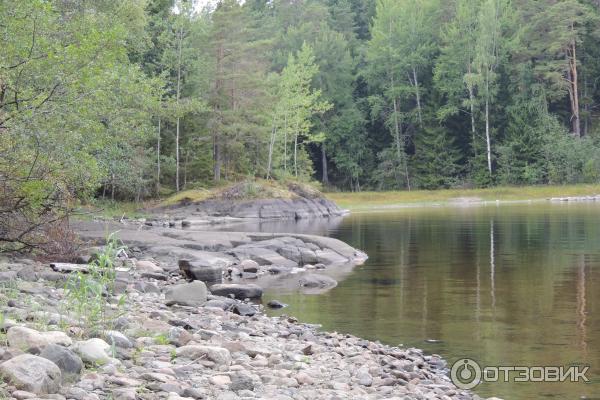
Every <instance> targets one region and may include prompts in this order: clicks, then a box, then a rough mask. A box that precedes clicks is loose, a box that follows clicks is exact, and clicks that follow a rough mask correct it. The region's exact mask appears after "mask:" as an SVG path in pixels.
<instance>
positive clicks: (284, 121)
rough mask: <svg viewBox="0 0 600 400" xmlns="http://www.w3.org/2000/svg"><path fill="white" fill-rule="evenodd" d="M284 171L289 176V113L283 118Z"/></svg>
mask: <svg viewBox="0 0 600 400" xmlns="http://www.w3.org/2000/svg"><path fill="white" fill-rule="evenodd" d="M283 134H284V138H283V171H284V172H285V173H286V174H287V112H286V113H285V115H284V116H283Z"/></svg>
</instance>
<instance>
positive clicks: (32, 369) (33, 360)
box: [0, 354, 61, 394]
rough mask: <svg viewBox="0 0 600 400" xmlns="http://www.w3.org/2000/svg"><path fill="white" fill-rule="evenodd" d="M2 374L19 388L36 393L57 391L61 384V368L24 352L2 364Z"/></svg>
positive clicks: (0, 366) (0, 372) (0, 371)
mask: <svg viewBox="0 0 600 400" xmlns="http://www.w3.org/2000/svg"><path fill="white" fill-rule="evenodd" d="M0 374H1V375H2V377H3V378H4V380H6V381H7V382H8V383H10V384H11V385H13V386H15V387H16V388H17V389H20V390H26V391H28V392H32V393H36V394H48V393H57V392H58V391H59V389H60V384H61V373H60V369H59V368H58V366H56V364H54V363H53V362H52V361H50V360H47V359H45V358H42V357H38V356H34V355H31V354H22V355H20V356H16V357H15V358H12V359H10V360H8V361H5V362H3V363H2V364H0Z"/></svg>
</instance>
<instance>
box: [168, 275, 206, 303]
mask: <svg viewBox="0 0 600 400" xmlns="http://www.w3.org/2000/svg"><path fill="white" fill-rule="evenodd" d="M206 295H207V290H206V285H205V284H204V282H201V281H194V282H190V283H184V284H181V285H175V286H171V287H169V288H168V289H167V291H166V293H165V299H166V304H167V305H168V306H171V305H174V304H178V305H182V306H191V307H197V306H201V305H202V304H204V303H206Z"/></svg>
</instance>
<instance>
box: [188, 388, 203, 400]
mask: <svg viewBox="0 0 600 400" xmlns="http://www.w3.org/2000/svg"><path fill="white" fill-rule="evenodd" d="M183 396H184V397H190V398H192V399H205V398H207V397H206V396H207V395H206V392H205V391H204V389H200V388H185V389H184V390H183Z"/></svg>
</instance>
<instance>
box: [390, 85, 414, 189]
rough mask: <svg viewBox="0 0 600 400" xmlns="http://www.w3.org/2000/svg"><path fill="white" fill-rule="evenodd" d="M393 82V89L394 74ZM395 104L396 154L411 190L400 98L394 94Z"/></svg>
mask: <svg viewBox="0 0 600 400" xmlns="http://www.w3.org/2000/svg"><path fill="white" fill-rule="evenodd" d="M390 76H391V79H390V81H391V83H392V90H393V88H394V76H393V75H391V74H390ZM393 104H394V139H395V141H396V156H397V157H398V162H399V163H400V165H403V166H404V175H405V177H406V186H407V188H408V190H410V177H409V176H408V165H407V162H406V157H405V156H406V154H404V157H403V153H404V149H403V148H402V141H401V134H400V121H399V120H398V112H399V110H398V100H397V99H396V96H394V99H393Z"/></svg>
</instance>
